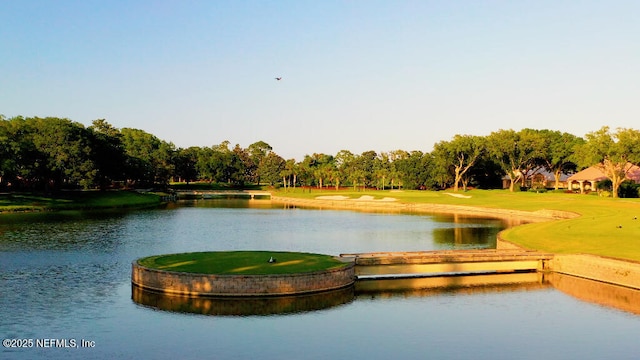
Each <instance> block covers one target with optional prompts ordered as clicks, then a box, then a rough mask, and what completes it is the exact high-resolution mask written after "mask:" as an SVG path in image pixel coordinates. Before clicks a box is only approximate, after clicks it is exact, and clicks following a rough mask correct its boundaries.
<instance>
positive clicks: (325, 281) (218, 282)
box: [131, 261, 356, 296]
mask: <svg viewBox="0 0 640 360" xmlns="http://www.w3.org/2000/svg"><path fill="white" fill-rule="evenodd" d="M354 267H355V264H353V263H351V264H348V265H347V266H344V267H341V268H339V269H332V270H326V271H317V272H310V273H299V274H282V275H213V274H193V273H184V272H172V271H162V270H155V269H149V268H146V267H144V266H141V265H139V264H138V262H137V261H134V262H133V264H132V272H131V282H132V283H133V284H135V285H137V286H140V287H142V288H145V289H149V290H154V291H159V292H165V293H169V294H182V295H196V296H276V295H280V296H281V295H292V294H306V293H314V292H320V291H327V290H333V289H340V288H344V287H347V286H350V285H353V283H354V282H355V280H356V276H355V270H354Z"/></svg>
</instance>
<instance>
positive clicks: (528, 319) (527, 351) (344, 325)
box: [0, 201, 640, 359]
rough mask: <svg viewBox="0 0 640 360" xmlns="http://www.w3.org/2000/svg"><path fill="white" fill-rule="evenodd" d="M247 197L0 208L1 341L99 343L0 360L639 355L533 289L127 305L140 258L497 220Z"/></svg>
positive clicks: (431, 238) (455, 244)
mask: <svg viewBox="0 0 640 360" xmlns="http://www.w3.org/2000/svg"><path fill="white" fill-rule="evenodd" d="M247 204H249V202H248V201H247V202H231V203H224V204H223V203H221V202H217V201H199V202H193V203H188V204H185V206H179V207H175V208H172V209H159V210H148V211H137V212H130V213H110V214H87V213H75V212H69V213H61V214H46V215H41V214H26V215H21V216H14V215H2V216H0V337H2V338H3V339H6V338H11V339H13V338H18V339H74V340H76V341H77V343H80V341H81V339H85V340H90V341H94V342H95V347H92V348H75V349H68V348H67V349H65V348H35V347H34V348H31V349H15V348H4V347H3V348H2V349H1V350H0V351H1V352H2V356H1V357H2V358H7V359H29V358H38V359H44V358H47V359H51V358H54V359H55V358H72V359H85V358H95V359H113V358H121V359H129V358H157V359H177V358H179V359H193V358H212V359H254V358H258V357H259V358H262V359H326V358H337V359H344V358H350V359H388V358H394V359H395V358H403V359H425V358H433V359H540V358H544V359H604V358H607V359H637V358H638V357H639V356H640V342H639V341H638V339H639V338H640V337H639V336H640V316H638V315H635V314H633V313H632V312H625V311H622V310H618V309H616V308H612V307H604V306H600V305H595V304H593V303H590V302H583V301H580V300H578V299H576V298H574V297H572V296H569V295H567V294H565V293H563V292H560V291H558V290H556V289H554V288H553V287H551V286H544V285H541V284H535V283H534V284H533V285H525V286H521V285H516V286H501V285H491V286H483V287H474V288H464V289H457V290H451V289H449V290H441V291H420V290H413V291H412V290H401V291H400V290H395V291H377V292H376V291H373V292H372V291H357V290H356V291H354V292H353V293H352V294H347V295H346V296H345V295H344V294H341V295H340V297H339V300H338V301H336V302H335V304H331V305H326V304H324V305H323V306H321V307H320V308H321V309H318V308H316V307H315V305H314V306H312V307H309V308H304V306H303V308H302V309H298V310H296V311H285V313H284V314H271V315H246V314H245V315H244V316H229V315H225V316H221V315H202V314H198V312H199V309H200V310H201V309H206V308H207V306H209V305H207V304H204V305H203V303H201V302H200V303H197V302H196V303H193V302H192V303H189V306H187V305H184V304H180V303H179V304H178V306H179V307H180V308H181V309H182V310H181V311H176V309H175V308H172V309H171V311H168V310H167V308H166V307H162V306H161V308H162V309H165V310H160V309H158V308H157V306H155V307H154V306H146V305H141V304H139V303H137V302H134V301H133V300H132V288H131V284H130V275H131V274H130V271H131V261H132V260H134V259H136V258H138V257H142V256H147V255H153V254H161V253H173V252H186V251H204V250H246V249H256V250H288V251H307V252H319V253H326V254H340V253H349V252H370V251H410V250H433V249H465V248H492V247H495V237H496V234H497V232H498V231H499V230H500V229H502V228H504V227H505V226H506V224H505V223H504V222H502V221H499V220H487V219H485V220H482V219H468V218H458V219H454V218H453V217H449V216H437V217H434V216H426V215H398V214H394V215H390V214H381V213H356V212H347V211H329V210H322V211H320V210H301V209H277V208H272V207H271V206H270V205H268V204H266V203H261V202H252V204H253V205H252V207H251V208H247ZM256 204H257V205H256ZM169 300H170V302H171V301H173V300H171V299H169ZM321 300H322V299H321ZM151 301H155V302H156V304H159V303H163V304H165V303H166V302H163V301H164V300H162V299H160V300H158V299H152V300H151ZM171 303H172V304H174V305H175V302H171ZM231 305H232V306H236V305H238V303H234V304H231ZM262 305H265V304H261V306H262ZM238 306H242V304H240V305H238ZM251 306H253V305H251ZM265 306H266V307H269V306H270V304H266V305H265ZM288 306H289V308H288V309H290V308H291V306H290V304H289V305H288ZM305 306H306V305H305ZM322 307H325V308H323V309H322ZM209 308H210V307H209ZM194 309H195V310H194ZM203 312H204V311H203ZM208 313H211V312H210V311H209V312H208ZM267 313H269V312H267Z"/></svg>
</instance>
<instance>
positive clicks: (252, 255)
mask: <svg viewBox="0 0 640 360" xmlns="http://www.w3.org/2000/svg"><path fill="white" fill-rule="evenodd" d="M271 257H273V258H275V259H276V262H274V263H270V262H269V259H270V258H271ZM138 263H139V264H140V265H142V266H145V267H148V268H152V269H158V270H166V271H178V272H188V273H198V274H218V275H266V274H293V273H305V272H314V271H320V270H328V269H336V268H340V267H343V266H347V263H344V262H342V261H340V260H338V259H336V258H334V257H333V256H330V255H322V254H310V253H298V252H277V251H275V252H274V251H211V252H195V253H183V254H169V255H157V256H150V257H146V258H143V259H140V260H138Z"/></svg>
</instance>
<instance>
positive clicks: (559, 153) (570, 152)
mask: <svg viewBox="0 0 640 360" xmlns="http://www.w3.org/2000/svg"><path fill="white" fill-rule="evenodd" d="M540 135H541V136H542V139H543V141H544V144H543V146H542V155H541V160H542V163H543V164H544V167H545V169H546V170H547V171H549V172H550V173H552V174H553V177H554V180H555V183H554V188H555V189H556V190H558V188H559V187H560V176H561V175H562V173H566V172H569V171H574V170H576V163H575V160H574V154H575V151H576V148H577V147H578V146H580V145H581V144H583V143H584V140H583V139H582V138H581V137H578V136H575V135H573V134H569V133H566V132H560V131H553V130H540Z"/></svg>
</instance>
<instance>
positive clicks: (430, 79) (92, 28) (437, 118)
mask: <svg viewBox="0 0 640 360" xmlns="http://www.w3.org/2000/svg"><path fill="white" fill-rule="evenodd" d="M638 14H640V1H636V0H632V1H615V0H614V1H602V0H598V1H589V0H576V1H562V0H553V1H545V0H536V1H517V0H515V1H480V0H473V1H450V0H443V1H426V0H425V1H391V0H389V1H371V0H366V1H365V0H362V1H359V0H353V1H327V0H323V1H318V0H313V1H301V0H296V1H280V0H278V1H232V0H229V1H213V0H209V1H188V0H185V1H178V0H176V1H114V0H109V1H104V0H99V1H94V0H79V1H65V0H57V1H54V0H51V1H45V0H42V1H30V0H19V1H12V0H4V1H0V114H4V115H5V116H7V117H13V116H17V115H23V116H57V117H66V118H69V119H71V120H74V121H77V122H80V123H83V124H85V125H90V124H91V121H92V120H95V119H102V118H104V119H106V120H107V121H108V122H110V123H111V124H113V125H114V126H116V127H118V128H124V127H132V128H137V129H142V130H145V131H147V132H149V133H152V134H154V135H156V136H158V137H159V138H161V139H163V140H166V141H170V142H173V143H174V144H175V145H176V146H178V147H189V146H211V145H214V144H219V143H221V142H222V141H224V140H229V141H230V142H231V144H232V145H235V144H240V145H241V146H242V147H247V146H249V145H250V144H251V143H253V142H256V141H260V140H262V141H265V142H267V143H269V144H270V145H271V146H272V147H273V148H274V151H275V152H276V153H278V154H280V155H281V156H283V157H285V158H296V159H297V160H302V158H303V156H304V155H305V154H311V153H314V152H318V153H327V154H331V155H335V154H336V153H337V152H338V151H339V150H342V149H347V150H350V151H352V152H354V153H361V152H363V151H367V150H375V151H377V152H382V151H390V150H395V149H403V150H407V151H411V150H421V151H425V152H426V151H431V149H432V147H433V144H434V143H436V142H438V141H441V140H449V139H451V137H452V136H453V135H455V134H473V135H488V134H489V133H490V132H492V131H496V130H499V129H514V130H519V129H522V128H525V127H530V128H536V129H553V130H561V131H567V132H571V133H573V134H576V135H579V136H583V135H584V134H585V133H587V132H590V131H595V130H598V129H599V128H600V127H602V126H603V125H609V126H611V127H612V128H616V127H631V128H636V129H637V128H638V127H639V126H640V116H639V115H640V99H639V95H640V91H639V90H640V89H639V87H640V42H639V40H638V39H639V36H640V21H638ZM277 76H278V77H279V76H282V78H283V79H282V80H281V81H276V80H275V79H274V77H277Z"/></svg>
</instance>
